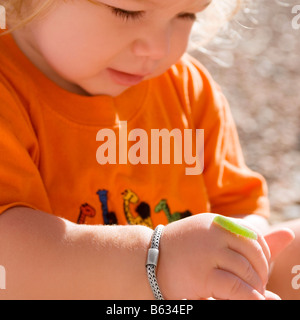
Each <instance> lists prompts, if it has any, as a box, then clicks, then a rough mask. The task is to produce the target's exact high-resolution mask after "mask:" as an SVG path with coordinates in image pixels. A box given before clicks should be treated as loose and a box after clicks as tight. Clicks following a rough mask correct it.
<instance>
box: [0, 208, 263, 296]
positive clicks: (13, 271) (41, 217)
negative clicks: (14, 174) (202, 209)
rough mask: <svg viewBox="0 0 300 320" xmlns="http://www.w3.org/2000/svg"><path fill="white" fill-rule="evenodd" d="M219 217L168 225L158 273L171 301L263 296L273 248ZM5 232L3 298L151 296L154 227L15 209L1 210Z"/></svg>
mask: <svg viewBox="0 0 300 320" xmlns="http://www.w3.org/2000/svg"><path fill="white" fill-rule="evenodd" d="M214 217H215V215H213V214H201V215H197V216H193V217H190V218H187V219H183V220H181V221H177V222H174V223H171V224H170V225H168V226H167V227H166V228H165V229H164V231H163V235H162V239H161V245H160V251H161V253H160V260H159V264H158V274H157V277H158V282H159V285H160V286H161V290H162V293H163V295H164V296H165V298H166V299H181V298H187V299H199V298H203V297H209V296H214V297H216V298H225V299H240V298H245V299H260V298H263V295H262V294H263V293H264V286H265V284H266V281H267V275H268V258H269V253H268V248H267V247H266V246H265V244H264V243H263V240H262V238H259V240H258V241H254V240H249V239H246V238H241V237H237V236H236V235H233V234H231V233H230V232H227V231H226V230H223V229H222V228H220V227H218V226H216V225H214V224H213V223H212V221H213V218H214ZM0 235H1V236H0V257H1V265H3V266H4V267H5V269H6V273H7V279H6V280H7V281H6V282H7V286H6V287H7V288H6V290H1V292H0V294H1V299H5V298H6V299H12V298H13V299H19V298H22V299H37V298H38V299H41V298H42V299H44V298H46V299H153V295H152V292H151V290H150V286H149V283H148V280H147V276H146V271H145V262H146V256H147V250H148V248H149V245H150V239H151V236H152V230H151V229H149V228H146V227H143V226H115V227H114V226H85V225H81V226H79V225H76V224H73V223H71V222H68V221H66V220H63V219H60V218H57V217H55V216H52V215H49V214H46V213H43V212H39V211H35V210H32V209H28V208H23V207H16V208H13V209H9V210H7V211H6V212H5V213H4V214H3V215H1V216H0ZM254 289H255V290H254ZM259 292H260V293H259Z"/></svg>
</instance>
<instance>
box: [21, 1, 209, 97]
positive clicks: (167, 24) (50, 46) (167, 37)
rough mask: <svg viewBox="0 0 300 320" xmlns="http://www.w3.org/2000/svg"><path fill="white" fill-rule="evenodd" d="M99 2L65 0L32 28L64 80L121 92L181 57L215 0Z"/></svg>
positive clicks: (91, 90)
mask: <svg viewBox="0 0 300 320" xmlns="http://www.w3.org/2000/svg"><path fill="white" fill-rule="evenodd" d="M95 2H96V3H97V4H98V5H96V4H93V3H91V2H89V1H87V0H78V1H61V2H60V3H59V5H58V6H57V7H55V8H54V10H51V11H50V12H49V13H48V14H47V15H46V16H45V17H44V18H42V19H40V20H36V21H35V22H33V23H32V24H31V25H30V26H29V28H28V29H27V30H30V42H31V47H34V48H36V50H37V52H38V55H39V56H40V58H41V61H42V63H45V64H49V65H50V67H51V69H53V70H55V72H56V73H57V74H58V76H59V78H61V79H60V80H61V81H59V82H60V84H61V85H63V86H64V83H65V84H68V88H70V84H71V86H72V85H73V86H74V87H78V86H79V87H80V88H82V89H83V90H84V91H85V92H87V93H88V94H91V95H99V94H105V95H111V96H117V95H119V94H121V93H122V92H123V91H125V90H126V89H127V88H129V87H131V86H133V85H135V84H137V83H138V82H140V81H142V80H144V79H149V78H152V77H155V76H157V75H159V74H161V73H163V72H164V71H165V70H167V69H168V68H169V67H170V66H171V65H172V64H174V63H175V62H177V61H178V59H179V58H180V57H181V56H182V54H183V53H184V52H185V50H186V47H187V43H188V38H189V34H190V31H191V27H192V25H193V22H194V15H195V13H197V12H199V11H202V10H204V8H205V7H206V5H207V4H208V3H209V2H210V1H209V0H176V1H174V0H122V1H120V0H98V1H95ZM116 8H117V9H116ZM120 8H121V9H122V10H123V11H122V10H119V9H120ZM128 11H131V12H133V13H128ZM121 72H122V73H121ZM124 73H125V74H124ZM128 74H131V75H128Z"/></svg>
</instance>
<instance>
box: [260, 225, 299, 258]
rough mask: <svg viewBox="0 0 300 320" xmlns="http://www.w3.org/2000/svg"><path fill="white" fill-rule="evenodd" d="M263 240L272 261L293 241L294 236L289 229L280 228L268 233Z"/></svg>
mask: <svg viewBox="0 0 300 320" xmlns="http://www.w3.org/2000/svg"><path fill="white" fill-rule="evenodd" d="M264 238H265V240H266V242H267V244H268V246H269V249H270V252H271V260H274V259H275V258H276V256H277V255H278V254H279V253H280V252H282V251H283V250H284V249H285V248H286V247H287V246H288V245H289V244H290V243H291V242H292V241H293V240H294V238H295V235H294V232H293V231H292V230H291V229H288V228H282V229H278V230H274V231H272V232H270V233H268V234H267V235H265V236H264Z"/></svg>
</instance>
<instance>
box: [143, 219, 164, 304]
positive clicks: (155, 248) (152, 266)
mask: <svg viewBox="0 0 300 320" xmlns="http://www.w3.org/2000/svg"><path fill="white" fill-rule="evenodd" d="M163 228H164V226H163V225H161V224H160V225H158V226H157V227H156V228H155V230H154V232H153V235H152V239H151V247H150V249H149V251H148V258H147V262H146V269H147V275H148V280H149V283H150V287H151V289H152V292H153V295H154V297H155V299H156V300H164V298H163V296H162V294H161V291H160V289H159V286H158V283H157V279H156V266H157V262H158V257H159V242H160V237H161V235H162V231H163Z"/></svg>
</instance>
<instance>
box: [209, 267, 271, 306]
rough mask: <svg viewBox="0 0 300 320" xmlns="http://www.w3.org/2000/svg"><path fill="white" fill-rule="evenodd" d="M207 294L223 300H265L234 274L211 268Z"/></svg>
mask: <svg viewBox="0 0 300 320" xmlns="http://www.w3.org/2000/svg"><path fill="white" fill-rule="evenodd" d="M207 291H208V295H209V296H211V297H213V298H215V299H223V300H265V297H264V296H263V295H262V294H260V293H259V292H258V291H257V290H255V289H254V288H253V287H251V286H250V285H249V284H247V283H246V282H244V281H243V280H241V279H240V278H239V277H237V276H236V275H234V274H232V273H230V272H227V271H224V270H220V269H213V270H212V272H211V273H210V275H209V276H208V279H207Z"/></svg>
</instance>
